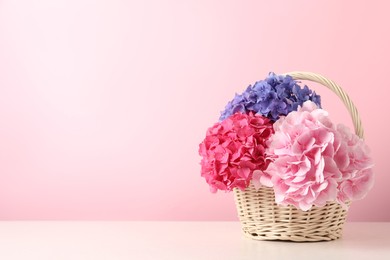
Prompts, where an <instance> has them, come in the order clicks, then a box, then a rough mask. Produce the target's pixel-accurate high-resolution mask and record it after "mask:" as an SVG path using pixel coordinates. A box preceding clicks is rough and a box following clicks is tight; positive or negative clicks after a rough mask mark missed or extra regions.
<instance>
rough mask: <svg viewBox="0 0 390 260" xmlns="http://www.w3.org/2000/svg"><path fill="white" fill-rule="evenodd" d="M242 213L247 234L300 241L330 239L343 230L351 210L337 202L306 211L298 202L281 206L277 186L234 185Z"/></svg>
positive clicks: (242, 222) (236, 199)
mask: <svg viewBox="0 0 390 260" xmlns="http://www.w3.org/2000/svg"><path fill="white" fill-rule="evenodd" d="M234 199H235V202H236V207H237V212H238V217H239V219H240V222H241V226H242V231H243V232H244V234H245V236H247V237H250V238H252V239H255V240H285V241H296V242H309V241H312V242H314V241H329V240H334V239H338V238H340V237H341V235H342V232H343V226H344V223H345V219H346V216H347V210H346V209H344V208H343V207H342V206H341V205H340V204H338V203H336V202H331V203H327V204H326V205H325V206H323V207H312V208H311V209H310V210H308V211H302V210H300V209H297V208H295V207H294V206H278V205H277V204H276V203H275V194H274V191H273V188H268V187H264V186H263V187H261V188H260V189H259V190H256V189H255V187H254V186H253V185H252V184H251V185H250V186H249V187H248V188H247V189H246V190H245V191H241V190H240V189H237V188H235V189H234Z"/></svg>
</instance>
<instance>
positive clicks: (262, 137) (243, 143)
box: [199, 112, 273, 192]
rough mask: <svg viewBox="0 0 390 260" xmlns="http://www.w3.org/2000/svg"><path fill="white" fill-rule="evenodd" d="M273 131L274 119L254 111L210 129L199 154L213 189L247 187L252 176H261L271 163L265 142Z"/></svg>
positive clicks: (224, 121)
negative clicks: (272, 121)
mask: <svg viewBox="0 0 390 260" xmlns="http://www.w3.org/2000/svg"><path fill="white" fill-rule="evenodd" d="M271 134H273V128H272V123H271V121H270V120H269V119H267V118H265V117H263V116H260V115H254V114H253V113H252V112H250V113H249V114H241V113H236V114H234V115H232V116H230V117H229V118H227V119H225V120H223V121H222V122H218V123H216V124H215V125H214V126H213V127H211V128H209V129H208V131H207V135H206V138H205V139H204V141H203V142H202V143H201V144H200V145H199V154H200V155H201V156H202V161H201V165H202V176H203V177H204V178H205V179H206V182H207V183H208V184H209V185H210V190H211V192H216V191H217V190H225V191H231V190H233V188H239V189H241V190H245V189H246V188H247V187H248V186H249V183H250V181H251V180H252V178H253V177H255V178H256V179H258V178H260V177H261V173H262V171H263V170H264V169H266V168H267V166H268V164H269V163H270V159H269V158H268V157H267V156H266V154H265V149H266V145H265V142H266V140H268V139H269V137H270V136H271ZM254 171H256V173H254ZM253 175H255V176H253Z"/></svg>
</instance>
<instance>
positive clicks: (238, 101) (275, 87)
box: [220, 72, 321, 121]
mask: <svg viewBox="0 0 390 260" xmlns="http://www.w3.org/2000/svg"><path fill="white" fill-rule="evenodd" d="M307 100H311V101H313V102H314V103H316V104H317V105H318V106H319V107H321V97H320V96H319V95H317V94H316V93H315V92H314V91H312V90H311V89H309V88H308V87H307V86H304V87H303V88H302V87H301V86H299V85H298V82H297V81H295V80H294V79H293V78H292V77H291V76H288V75H287V76H280V75H276V74H275V73H272V72H271V73H270V74H269V75H268V77H267V78H266V79H265V80H260V81H257V82H256V83H255V84H254V85H253V86H252V85H249V86H248V88H247V89H246V90H245V91H244V92H243V93H242V94H236V95H235V97H234V98H233V100H231V101H230V102H229V103H228V104H227V105H226V107H225V110H224V111H222V112H221V117H220V120H221V121H222V120H224V119H226V118H228V117H229V116H231V115H233V114H234V113H236V112H241V113H246V112H248V111H253V112H255V113H257V114H261V115H263V116H266V117H268V118H270V119H271V120H273V121H276V120H277V119H279V117H280V116H285V115H287V114H288V113H290V112H291V111H296V110H297V109H298V106H301V105H302V104H303V103H304V102H305V101H307Z"/></svg>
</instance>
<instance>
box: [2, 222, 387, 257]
mask: <svg viewBox="0 0 390 260" xmlns="http://www.w3.org/2000/svg"><path fill="white" fill-rule="evenodd" d="M0 259H4V260H12V259H29V260H30V259H40V260H41V259H42V260H43V259H50V260H57V259H58V260H59V259H71V260H74V259H94V260H96V259H110V260H116V259H127V260H128V259H170V260H171V259H201V260H206V259H215V260H224V259H300V260H301V259H316V260H318V259H327V260H328V259H353V260H356V259H390V222H375V223H374V222H360V223H359V222H348V223H347V224H346V226H345V227H344V235H343V238H341V239H339V240H336V241H330V242H314V243H294V242H278V241H254V240H251V239H249V238H246V237H244V236H243V235H242V234H241V229H240V224H239V222H131V221H1V222H0Z"/></svg>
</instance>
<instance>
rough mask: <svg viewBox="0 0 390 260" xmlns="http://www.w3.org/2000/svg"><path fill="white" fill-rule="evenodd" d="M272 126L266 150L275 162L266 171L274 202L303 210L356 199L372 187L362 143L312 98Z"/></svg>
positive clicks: (367, 161) (367, 157)
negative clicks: (327, 203) (332, 119)
mask: <svg viewBox="0 0 390 260" xmlns="http://www.w3.org/2000/svg"><path fill="white" fill-rule="evenodd" d="M274 130H275V134H274V135H273V136H271V137H270V140H269V141H268V142H267V145H268V149H267V151H266V152H267V153H269V154H272V155H273V156H274V162H273V163H271V164H270V165H269V167H268V169H267V170H266V171H265V172H266V175H264V176H268V177H269V180H268V183H269V184H271V185H270V186H273V187H274V191H275V201H276V202H277V203H278V204H281V205H288V204H292V205H294V206H296V207H297V208H299V209H302V210H305V211H306V210H309V209H310V208H311V207H312V206H313V205H315V206H319V207H321V206H324V205H325V204H326V202H328V201H335V200H338V201H339V202H345V201H347V200H353V199H360V198H362V197H363V196H364V195H365V194H366V193H367V192H368V190H369V189H370V188H371V186H372V174H371V173H370V172H371V171H369V169H370V167H372V160H371V159H370V158H369V156H368V150H367V147H366V146H365V145H364V142H363V141H362V140H361V139H359V138H358V137H357V136H356V135H354V134H352V133H351V132H350V131H348V129H347V128H346V127H343V126H336V125H334V124H333V123H332V122H331V121H330V119H329V116H328V113H327V112H326V111H325V110H322V109H318V108H317V106H316V105H315V104H314V103H313V102H311V101H307V102H305V103H304V104H303V106H302V107H301V108H300V109H299V110H298V111H295V112H291V113H290V114H288V115H287V116H286V117H283V118H280V119H279V120H278V121H277V122H275V124H274Z"/></svg>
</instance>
